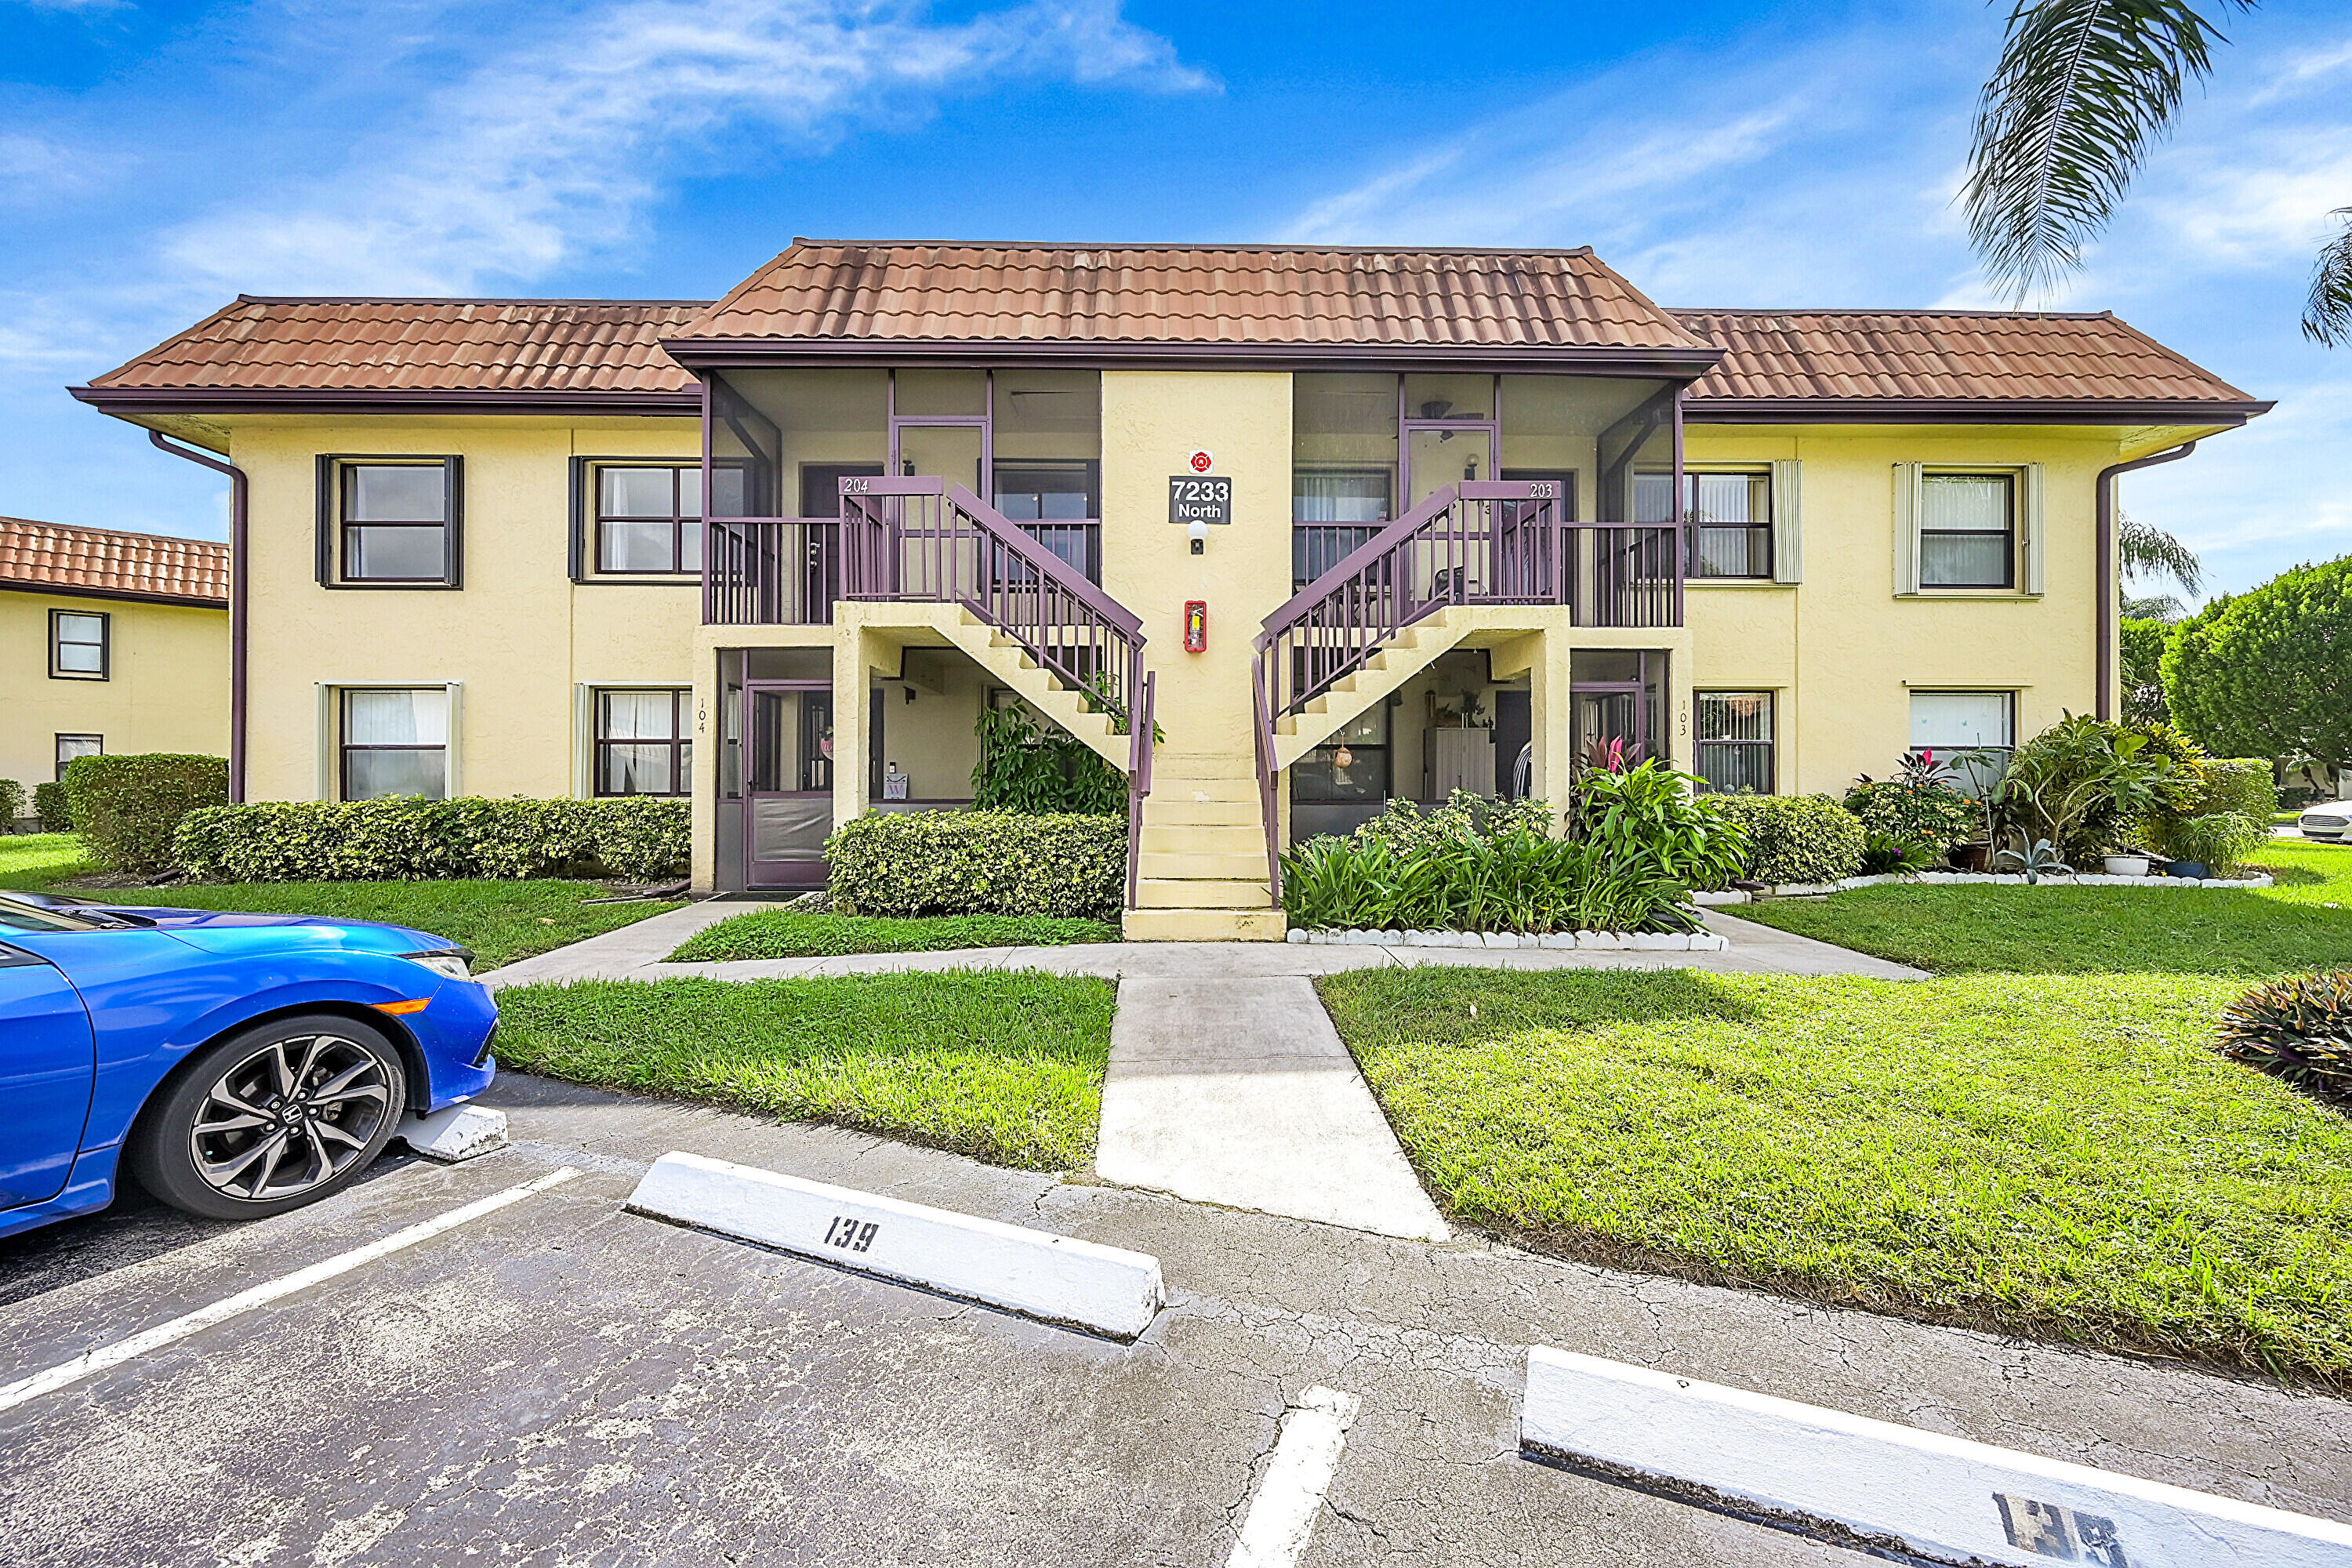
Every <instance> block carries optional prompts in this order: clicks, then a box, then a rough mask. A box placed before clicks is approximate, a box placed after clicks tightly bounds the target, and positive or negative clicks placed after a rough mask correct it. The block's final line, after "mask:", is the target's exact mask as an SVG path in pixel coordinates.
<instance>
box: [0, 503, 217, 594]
mask: <svg viewBox="0 0 2352 1568" xmlns="http://www.w3.org/2000/svg"><path fill="white" fill-rule="evenodd" d="M0 588H15V589H21V590H31V591H33V592H40V591H43V590H47V591H50V592H54V593H58V594H79V595H91V596H94V597H97V598H104V599H165V600H171V601H174V602H177V603H184V604H191V605H220V606H223V607H226V605H227V604H228V546H227V545H226V544H215V543H213V542H211V541H209V540H203V539H180V538H175V537H174V536H173V535H171V534H166V533H134V532H131V531H129V530H127V529H120V528H79V527H76V526H74V525H73V524H71V523H63V522H30V521H26V520H25V519H23V518H20V517H0Z"/></svg>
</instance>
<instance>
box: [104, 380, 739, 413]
mask: <svg viewBox="0 0 2352 1568" xmlns="http://www.w3.org/2000/svg"><path fill="white" fill-rule="evenodd" d="M66 390H67V391H68V393H71V394H72V395H74V396H75V397H77V398H79V400H80V401H82V402H84V403H87V404H89V405H90V406H92V407H94V408H98V409H101V410H103V411H104V412H106V413H109V414H121V415H131V414H419V413H439V414H451V413H456V414H676V415H682V416H686V415H698V414H699V413H700V412H701V410H702V393H701V391H700V389H699V388H686V389H682V390H680V391H677V392H602V391H597V390H595V389H593V388H572V389H558V390H524V391H500V390H498V389H495V388H458V389H454V390H438V391H436V390H433V389H430V388H422V387H383V388H375V387H228V386H69V387H68V388H66Z"/></svg>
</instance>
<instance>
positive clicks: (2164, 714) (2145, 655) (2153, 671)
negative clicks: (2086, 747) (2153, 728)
mask: <svg viewBox="0 0 2352 1568" xmlns="http://www.w3.org/2000/svg"><path fill="white" fill-rule="evenodd" d="M2117 630H2118V631H2119V632H2120V633H2121V639H2120V640H2121V641H2122V643H2123V656H2124V658H2123V665H2124V722H2125V723H2126V724H2158V723H2169V722H2171V720H2172V710H2171V708H2170V707H2169V706H2168V705H2167V703H2166V702H2165V700H2164V644H2165V638H2166V635H2167V634H2168V633H2169V632H2170V631H2171V630H2172V628H2171V627H2170V626H2168V625H2167V624H2165V622H2163V621H2161V620H2146V619H2139V618H2136V617H2126V619H2125V620H2124V621H2123V622H2122V623H2121V624H2120V625H2119V626H2118V627H2117Z"/></svg>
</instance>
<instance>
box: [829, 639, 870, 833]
mask: <svg viewBox="0 0 2352 1568" xmlns="http://www.w3.org/2000/svg"><path fill="white" fill-rule="evenodd" d="M836 631H837V634H838V635H836V636H835V638H834V643H833V826H835V828H840V827H843V826H847V825H848V824H850V823H852V822H855V821H856V820H857V819H858V818H859V817H861V816H865V815H866V752H868V751H869V750H870V749H871V742H870V741H869V740H868V736H869V735H870V733H871V731H872V726H873V722H874V715H873V712H872V691H873V688H874V667H875V665H876V664H877V661H878V658H877V656H878V655H879V654H880V652H881V641H880V639H879V638H877V637H876V636H875V635H874V633H872V632H870V631H868V630H867V629H866V626H864V625H863V624H862V623H860V622H858V621H855V620H852V621H850V622H849V624H847V625H846V626H839V627H837V628H836Z"/></svg>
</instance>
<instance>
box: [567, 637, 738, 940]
mask: <svg viewBox="0 0 2352 1568" xmlns="http://www.w3.org/2000/svg"><path fill="white" fill-rule="evenodd" d="M693 669H694V708H693V715H694V716H693V719H692V720H691V723H692V724H693V730H692V731H691V733H692V734H693V736H694V748H693V762H692V763H691V764H690V768H691V772H690V774H689V779H688V789H689V791H690V792H691V793H690V795H689V797H688V798H689V799H690V801H691V803H692V804H691V806H690V810H691V812H692V816H691V819H690V824H691V825H690V826H689V827H688V857H687V874H688V877H689V878H690V879H692V886H693V889H694V890H695V891H696V892H698V893H708V892H711V891H714V890H715V889H716V888H717V886H718V876H719V866H718V858H719V854H718V850H719V750H720V747H719V736H720V735H721V734H722V733H723V732H724V731H725V725H724V724H723V723H722V721H720V718H719V658H718V656H717V655H716V654H715V653H714V652H713V651H712V650H711V649H710V648H709V647H697V648H696V649H695V650H694V658H693ZM591 766H592V768H593V763H592V764H591Z"/></svg>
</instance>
